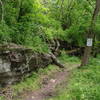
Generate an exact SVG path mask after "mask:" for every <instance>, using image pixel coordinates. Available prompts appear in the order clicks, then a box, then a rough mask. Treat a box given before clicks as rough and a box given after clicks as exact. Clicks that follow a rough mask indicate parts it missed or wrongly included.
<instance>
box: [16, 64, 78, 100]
mask: <svg viewBox="0 0 100 100" xmlns="http://www.w3.org/2000/svg"><path fill="white" fill-rule="evenodd" d="M66 65H67V64H66ZM67 66H68V65H67ZM69 66H72V67H70V68H64V69H60V70H58V71H55V72H52V73H51V74H49V75H45V76H41V77H42V80H41V83H40V84H41V88H40V89H37V90H33V91H32V90H31V91H24V92H23V93H21V94H20V95H19V96H17V99H18V100H46V99H49V98H51V97H54V96H56V95H57V93H58V91H59V90H58V87H59V88H62V89H63V88H64V86H65V85H67V83H68V79H69V78H70V73H71V70H73V69H75V68H77V67H78V66H79V64H74V65H73V64H70V65H69Z"/></svg>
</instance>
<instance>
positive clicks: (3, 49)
mask: <svg viewBox="0 0 100 100" xmlns="http://www.w3.org/2000/svg"><path fill="white" fill-rule="evenodd" d="M50 63H52V58H51V57H50V56H49V55H47V54H42V53H36V52H33V51H32V50H31V49H27V48H25V47H22V46H17V45H15V44H9V45H8V44H7V45H1V46H0V84H1V85H8V84H12V83H16V82H18V81H20V80H22V79H23V78H24V77H25V76H27V75H30V74H31V72H33V71H36V70H37V69H38V68H40V67H46V66H47V65H48V64H50Z"/></svg>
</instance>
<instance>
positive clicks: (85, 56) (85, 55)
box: [81, 0, 100, 66]
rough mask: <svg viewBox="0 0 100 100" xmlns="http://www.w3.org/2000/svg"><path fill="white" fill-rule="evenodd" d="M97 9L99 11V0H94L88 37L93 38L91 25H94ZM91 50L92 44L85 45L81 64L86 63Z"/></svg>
mask: <svg viewBox="0 0 100 100" xmlns="http://www.w3.org/2000/svg"><path fill="white" fill-rule="evenodd" d="M99 11H100V0H96V6H95V10H94V13H93V16H92V20H91V25H90V30H89V33H88V38H91V39H94V35H95V34H94V32H93V27H94V25H95V20H96V17H97V15H98V13H99ZM91 51H92V45H91V46H86V47H85V51H84V56H83V58H82V63H81V66H85V65H87V64H88V62H89V57H90V55H91Z"/></svg>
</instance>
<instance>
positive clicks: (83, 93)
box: [0, 56, 100, 100]
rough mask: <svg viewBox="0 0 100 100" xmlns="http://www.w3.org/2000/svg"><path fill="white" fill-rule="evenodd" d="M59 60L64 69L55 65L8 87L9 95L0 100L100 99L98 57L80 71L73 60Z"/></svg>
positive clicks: (99, 60) (99, 57) (62, 58)
mask: <svg viewBox="0 0 100 100" xmlns="http://www.w3.org/2000/svg"><path fill="white" fill-rule="evenodd" d="M60 61H61V62H62V63H64V65H65V68H64V69H61V68H59V67H58V66H55V65H49V66H48V67H46V68H44V69H39V71H38V72H36V73H35V72H34V73H33V75H32V76H31V77H29V78H26V79H25V80H23V81H22V82H20V83H18V84H16V85H14V86H11V88H12V89H14V90H13V93H12V96H10V95H8V98H7V96H6V98H3V97H0V100H100V56H98V57H97V58H91V59H90V63H89V65H87V66H84V67H82V68H80V69H78V68H77V67H78V66H79V65H80V60H79V59H78V58H76V57H67V56H62V57H61V59H60ZM6 94H7V93H6Z"/></svg>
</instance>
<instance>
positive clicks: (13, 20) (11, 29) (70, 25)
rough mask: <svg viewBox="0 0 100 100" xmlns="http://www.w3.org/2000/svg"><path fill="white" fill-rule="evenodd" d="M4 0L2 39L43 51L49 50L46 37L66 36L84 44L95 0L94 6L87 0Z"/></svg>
mask: <svg viewBox="0 0 100 100" xmlns="http://www.w3.org/2000/svg"><path fill="white" fill-rule="evenodd" d="M2 2H3V7H4V12H2V8H1V7H0V18H1V16H2V14H3V15H4V23H2V22H0V42H1V43H2V42H5V41H6V42H13V43H17V44H22V45H25V46H31V47H32V48H33V49H35V50H37V51H40V52H44V51H46V52H48V49H47V46H48V45H47V43H46V40H52V39H60V40H64V41H67V42H68V43H70V44H73V45H75V46H82V47H83V46H84V45H85V42H86V38H85V37H86V34H87V29H88V27H89V25H90V22H91V17H92V12H93V10H94V8H93V7H94V6H95V1H92V2H91V5H92V6H91V5H90V4H89V2H88V1H87V0H82V1H81V0H73V1H72V0H48V1H46V0H2ZM99 19H100V17H98V21H97V22H96V25H95V28H94V32H95V33H96V36H97V38H96V39H97V41H98V40H99V39H100V38H99V37H100V34H99V33H100V30H99V26H100V25H99V24H100V21H99ZM3 24H4V25H3ZM37 37H38V39H37ZM34 41H35V42H36V43H34ZM43 46H44V47H43ZM40 47H41V49H40ZM45 47H46V48H45Z"/></svg>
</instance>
